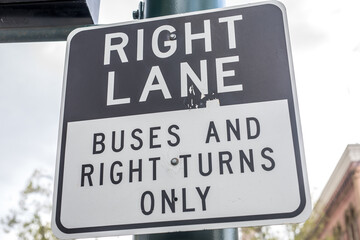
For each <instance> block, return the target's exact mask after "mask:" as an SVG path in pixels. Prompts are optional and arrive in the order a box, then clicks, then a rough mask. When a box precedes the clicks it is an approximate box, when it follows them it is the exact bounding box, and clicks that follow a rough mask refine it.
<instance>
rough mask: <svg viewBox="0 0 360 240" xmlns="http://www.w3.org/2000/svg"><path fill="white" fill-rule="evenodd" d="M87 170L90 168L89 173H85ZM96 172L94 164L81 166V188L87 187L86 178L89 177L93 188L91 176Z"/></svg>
mask: <svg viewBox="0 0 360 240" xmlns="http://www.w3.org/2000/svg"><path fill="white" fill-rule="evenodd" d="M86 168H90V170H89V171H88V172H87V171H85V170H86ZM93 172H94V166H93V165H92V164H84V165H82V166H81V186H82V187H83V186H84V185H85V177H87V179H88V182H89V186H92V185H93V183H92V180H91V174H93Z"/></svg>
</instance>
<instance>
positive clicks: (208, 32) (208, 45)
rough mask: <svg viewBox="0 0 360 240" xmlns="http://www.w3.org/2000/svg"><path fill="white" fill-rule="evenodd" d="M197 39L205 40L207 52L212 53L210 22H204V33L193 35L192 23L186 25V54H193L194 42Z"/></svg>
mask: <svg viewBox="0 0 360 240" xmlns="http://www.w3.org/2000/svg"><path fill="white" fill-rule="evenodd" d="M197 39H204V40H205V52H211V50H212V49H211V28H210V20H204V32H203V33H194V34H192V33H191V22H187V23H185V52H186V54H192V41H193V40H197Z"/></svg>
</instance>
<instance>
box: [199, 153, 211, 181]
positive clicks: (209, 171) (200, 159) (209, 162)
mask: <svg viewBox="0 0 360 240" xmlns="http://www.w3.org/2000/svg"><path fill="white" fill-rule="evenodd" d="M208 166H209V167H208V169H209V170H208V171H207V172H204V171H203V161H202V154H201V153H199V172H200V174H201V175H202V176H204V177H206V176H209V175H210V174H211V173H212V157H211V153H208Z"/></svg>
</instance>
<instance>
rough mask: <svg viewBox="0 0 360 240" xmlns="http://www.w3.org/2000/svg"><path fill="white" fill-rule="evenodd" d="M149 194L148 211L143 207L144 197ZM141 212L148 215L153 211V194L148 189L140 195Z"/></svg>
mask: <svg viewBox="0 0 360 240" xmlns="http://www.w3.org/2000/svg"><path fill="white" fill-rule="evenodd" d="M146 196H149V197H150V209H149V210H148V211H146V209H145V197H146ZM140 205H141V212H142V213H143V214H144V215H146V216H148V215H150V214H152V213H153V211H154V207H155V199H154V194H153V193H152V192H150V191H146V192H144V193H143V194H142V195H141V204H140Z"/></svg>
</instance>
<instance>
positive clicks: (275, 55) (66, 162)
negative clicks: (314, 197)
mask: <svg viewBox="0 0 360 240" xmlns="http://www.w3.org/2000/svg"><path fill="white" fill-rule="evenodd" d="M64 78H65V80H64V93H63V103H62V114H61V119H62V122H61V127H60V136H59V150H58V161H57V175H56V184H55V194H54V211H53V212H54V214H53V229H54V232H55V233H56V234H57V235H58V236H59V237H62V238H78V237H90V236H108V235H123V234H142V233H156V232H171V231H190V230H200V229H217V228H227V227H239V226H255V225H265V224H282V223H293V222H300V221H303V220H305V219H306V217H307V216H308V215H309V213H310V209H311V203H310V197H309V190H308V183H307V175H306V168H305V161H304V152H303V146H302V137H301V129H300V122H299V113H298V107H297V98H296V91H295V82H294V76H293V69H292V60H291V52H290V46H289V35H288V30H287V23H286V15H285V9H284V7H283V6H282V5H281V4H280V3H278V2H266V3H261V4H251V5H245V6H239V7H232V8H225V9H220V10H211V11H203V12H198V13H195V14H194V13H192V14H181V15H176V16H170V17H161V18H155V19H150V20H144V21H136V22H129V23H125V24H120V25H111V26H100V27H91V28H83V29H78V30H76V31H74V32H73V33H72V34H71V35H70V37H69V39H68V47H67V63H66V71H65V77H64Z"/></svg>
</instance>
